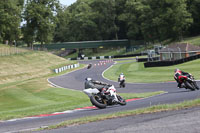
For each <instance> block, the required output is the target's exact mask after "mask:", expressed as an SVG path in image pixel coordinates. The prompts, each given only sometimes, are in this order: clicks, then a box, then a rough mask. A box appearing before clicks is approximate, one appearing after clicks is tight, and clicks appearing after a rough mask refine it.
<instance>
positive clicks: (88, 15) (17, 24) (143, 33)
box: [0, 0, 200, 47]
mask: <svg viewBox="0 0 200 133" xmlns="http://www.w3.org/2000/svg"><path fill="white" fill-rule="evenodd" d="M199 7H200V0H77V1H76V2H75V3H74V4H72V5H70V6H62V5H61V4H60V3H59V0H1V1H0V14H1V15H0V42H1V43H5V42H6V41H8V42H9V43H13V42H14V41H23V42H25V43H26V44H28V46H29V47H31V46H32V45H33V43H34V42H40V43H41V46H43V44H45V43H49V42H71V41H93V40H113V39H131V40H145V41H146V42H152V43H154V42H161V43H162V42H163V41H165V40H171V41H173V40H181V39H182V38H183V37H184V36H194V35H199V34H200V8H199Z"/></svg>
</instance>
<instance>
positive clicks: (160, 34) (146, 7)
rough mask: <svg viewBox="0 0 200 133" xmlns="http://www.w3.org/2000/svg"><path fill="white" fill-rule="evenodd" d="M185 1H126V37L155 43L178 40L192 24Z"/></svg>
mask: <svg viewBox="0 0 200 133" xmlns="http://www.w3.org/2000/svg"><path fill="white" fill-rule="evenodd" d="M186 7H187V5H186V1H185V0H176V1H174V0H134V1H133V0H127V3H126V14H125V15H124V16H125V18H126V20H127V24H128V32H127V34H128V37H129V38H136V39H138V38H140V37H141V35H142V36H143V38H144V40H146V41H150V42H155V41H159V42H162V41H164V40H166V39H172V40H176V39H180V38H181V37H182V35H183V33H184V32H185V31H186V30H187V28H188V27H189V26H190V24H191V23H192V18H191V14H190V13H189V12H188V11H187V9H186Z"/></svg>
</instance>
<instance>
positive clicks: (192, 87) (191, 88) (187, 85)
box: [184, 81, 196, 91]
mask: <svg viewBox="0 0 200 133" xmlns="http://www.w3.org/2000/svg"><path fill="white" fill-rule="evenodd" d="M184 84H185V87H186V88H187V89H190V90H191V91H194V90H195V88H196V87H195V86H194V84H193V83H189V82H188V81H185V82H184Z"/></svg>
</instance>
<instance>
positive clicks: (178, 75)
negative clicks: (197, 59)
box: [174, 68, 191, 88]
mask: <svg viewBox="0 0 200 133" xmlns="http://www.w3.org/2000/svg"><path fill="white" fill-rule="evenodd" d="M190 76H191V74H189V73H187V72H184V71H181V70H180V69H178V68H177V69H175V70H174V79H175V80H176V82H177V83H178V85H177V87H178V88H184V87H185V85H183V84H182V83H183V82H182V78H187V77H190Z"/></svg>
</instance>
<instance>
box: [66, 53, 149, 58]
mask: <svg viewBox="0 0 200 133" xmlns="http://www.w3.org/2000/svg"><path fill="white" fill-rule="evenodd" d="M141 55H147V54H145V53H144V54H142V53H140V54H129V55H114V56H97V57H87V58H86V57H85V58H79V57H78V58H68V59H69V60H92V59H94V58H96V59H111V58H125V57H134V56H141Z"/></svg>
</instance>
